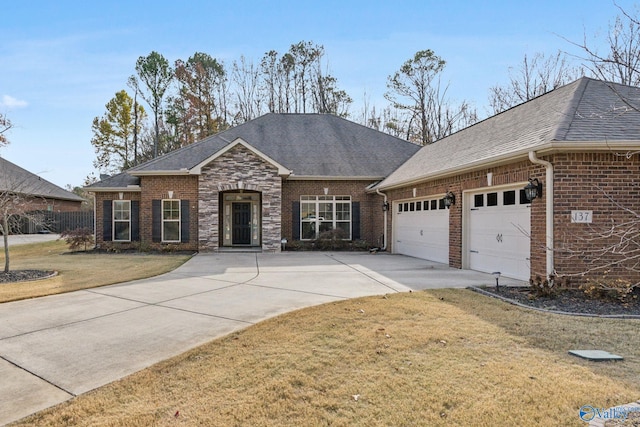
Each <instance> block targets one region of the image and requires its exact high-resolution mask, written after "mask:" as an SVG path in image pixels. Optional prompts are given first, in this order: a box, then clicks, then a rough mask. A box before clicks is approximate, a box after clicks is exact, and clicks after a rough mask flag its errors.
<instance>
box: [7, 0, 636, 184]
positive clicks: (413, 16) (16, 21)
mask: <svg viewBox="0 0 640 427" xmlns="http://www.w3.org/2000/svg"><path fill="white" fill-rule="evenodd" d="M6 3H7V4H3V6H2V14H3V19H2V25H1V26H0V111H1V112H2V113H4V114H6V115H7V116H8V118H9V119H10V120H11V121H12V122H13V123H14V126H15V127H14V128H13V129H12V130H11V131H10V133H9V134H8V137H9V139H10V141H11V144H10V145H9V146H8V147H5V148H0V156H2V157H4V158H6V159H7V160H9V161H12V162H14V163H16V164H18V165H19V166H21V167H23V168H25V169H28V170H29V171H31V172H34V173H37V174H39V175H41V176H42V177H43V178H45V179H47V180H49V181H51V182H53V183H55V184H57V185H59V186H63V187H64V186H65V185H67V184H71V185H81V184H82V183H83V181H84V178H85V177H86V176H87V175H89V174H90V173H92V172H95V171H94V169H93V166H92V162H93V159H94V157H95V154H94V152H93V148H92V147H91V143H90V140H91V136H92V134H91V122H92V120H93V118H94V117H96V116H102V114H104V111H105V107H104V106H105V104H106V103H107V102H108V101H109V100H110V99H111V98H112V97H113V96H114V94H115V92H117V91H119V90H122V89H128V88H127V86H126V81H127V78H128V77H129V76H130V75H132V74H134V66H135V62H136V60H137V58H138V57H139V56H143V55H144V56H146V55H147V54H149V53H150V52H151V51H153V50H155V51H158V52H160V53H161V54H163V55H164V56H165V57H166V58H167V59H168V60H169V61H171V62H173V61H175V60H176V59H187V58H188V57H189V56H191V55H192V54H193V53H195V52H198V51H199V52H206V53H208V54H210V55H211V56H213V57H215V58H217V59H219V60H222V61H224V62H225V63H226V64H229V65H230V64H231V62H232V61H234V60H237V59H239V58H240V56H241V55H244V56H245V57H246V58H248V59H251V60H254V61H255V62H256V63H257V62H259V60H260V59H261V57H262V56H263V54H264V53H265V52H267V51H269V50H276V51H278V52H280V53H283V52H285V51H287V50H288V48H289V46H290V45H291V44H293V43H297V42H299V41H302V40H304V41H312V42H314V43H317V44H321V45H323V46H324V47H325V52H326V57H325V60H326V61H327V64H328V67H329V71H330V72H331V74H332V75H333V76H335V77H336V78H337V79H338V83H339V87H341V88H342V89H345V90H346V91H347V93H349V95H350V96H351V97H352V98H353V99H354V105H353V106H352V108H351V113H352V114H353V115H357V114H358V113H359V112H360V110H361V105H362V103H363V100H364V99H365V94H366V98H367V99H368V101H369V104H374V105H378V106H380V107H383V106H384V105H385V101H384V99H383V94H384V92H385V91H386V79H387V76H389V75H390V74H393V73H394V72H395V71H396V70H397V69H399V68H400V66H401V64H402V63H403V62H404V61H406V60H407V59H409V58H411V57H412V56H413V54H414V53H415V52H417V51H419V50H423V49H432V50H433V51H435V53H436V54H437V55H439V56H440V57H442V58H443V59H445V60H446V61H447V66H446V69H445V72H444V74H443V77H444V81H445V82H449V84H450V88H449V95H450V98H451V99H452V100H456V101H461V100H463V99H465V100H467V101H470V102H471V103H472V104H473V105H475V106H476V107H477V108H478V111H479V113H480V114H481V115H482V116H484V115H486V114H485V112H486V104H487V99H488V94H489V88H490V87H491V86H494V85H496V84H505V83H506V82H507V81H508V77H509V74H508V69H509V67H510V66H514V67H517V66H519V65H520V63H521V62H522V59H523V56H524V55H525V54H527V55H533V54H534V53H536V52H544V53H546V54H554V53H555V52H557V51H558V50H559V49H560V50H564V51H569V52H575V53H579V51H578V50H577V49H576V48H575V47H573V46H572V45H571V44H570V43H568V42H567V41H565V40H564V39H563V38H566V39H568V40H571V41H576V42H581V41H582V40H583V37H584V36H585V35H586V36H587V38H588V41H589V42H590V43H592V44H593V45H597V44H598V43H599V42H598V41H599V40H602V39H603V37H604V35H605V34H606V31H607V28H608V25H609V23H610V22H612V21H613V20H614V19H615V17H616V15H617V14H619V10H618V9H617V8H616V7H615V5H614V3H613V2H612V1H609V0H579V1H578V0H563V1H559V0H555V1H548V0H537V1H518V0H512V1H472V0H468V1H461V0H460V1H459V0H448V1H442V0H438V1H432V0H422V1H420V0H416V1H413V0H412V1H403V0H396V1H376V0H369V1H361V0H354V1H351V0H342V1H333V0H325V1H322V2H317V1H316V2H307V1H302V0H298V1H289V0H278V1H254V0H244V1H241V2H230V1H224V2H222V1H218V0H209V1H189V0H187V1H185V2H182V4H180V2H175V1H172V2H168V1H162V0H156V1H136V0H127V1H122V0H110V1H98V0H96V1H86V0H82V1H66V0H58V1H55V2H52V1H48V0H46V1H45V0H36V1H12V2H6ZM617 4H618V5H620V6H621V7H623V8H624V9H626V10H628V11H635V6H634V4H635V3H634V2H633V1H630V0H618V1H617Z"/></svg>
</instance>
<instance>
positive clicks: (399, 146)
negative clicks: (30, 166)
mask: <svg viewBox="0 0 640 427" xmlns="http://www.w3.org/2000/svg"><path fill="white" fill-rule="evenodd" d="M419 148H420V147H419V146H417V145H415V144H412V143H410V142H407V141H404V140H402V139H398V138H395V137H392V136H390V135H387V134H384V133H381V132H378V131H376V130H373V129H370V128H367V127H364V126H361V125H358V124H355V123H353V122H350V121H348V120H345V119H342V118H339V117H336V116H332V115H328V114H266V115H264V116H262V117H259V118H257V119H255V120H252V121H249V122H247V123H244V124H242V125H240V126H237V127H235V128H232V129H229V130H226V131H224V132H221V133H218V134H216V135H213V136H211V137H208V138H206V139H204V140H202V141H200V142H197V143H195V144H192V145H189V146H187V147H184V148H181V149H178V150H176V151H173V152H171V153H168V154H166V155H164V156H161V157H158V158H156V159H154V160H151V161H149V162H147V163H144V164H142V165H139V166H136V167H134V168H132V169H129V170H128V171H126V172H125V173H121V174H119V175H115V176H113V177H110V178H107V179H104V180H102V181H100V182H98V183H95V184H93V185H91V186H89V187H87V189H88V190H89V191H91V192H93V193H94V194H95V206H96V243H97V244H98V245H99V246H100V247H102V248H115V249H117V248H127V247H137V246H138V247H139V246H140V245H142V246H143V247H149V248H151V249H162V248H167V247H168V248H175V249H183V250H198V251H218V250H224V249H226V248H257V249H259V250H264V251H279V250H280V249H281V244H282V239H287V240H288V241H295V240H313V239H315V238H316V237H317V236H318V234H319V233H321V232H323V231H326V230H331V229H336V228H338V229H341V230H342V231H343V233H344V236H345V237H346V238H347V239H349V240H354V241H355V240H365V241H367V242H370V243H371V244H373V245H376V244H378V243H377V242H378V241H379V240H380V239H381V237H382V235H383V217H382V215H381V212H382V198H381V197H380V196H378V195H377V194H370V193H368V192H367V188H368V187H370V186H372V185H373V184H375V183H376V182H379V181H380V180H382V179H383V178H384V177H385V176H388V175H389V174H391V172H393V170H394V169H396V168H397V167H399V166H400V165H401V164H402V163H403V162H404V161H406V160H407V159H409V157H411V156H412V155H413V154H415V153H416V152H417V151H418V149H419Z"/></svg>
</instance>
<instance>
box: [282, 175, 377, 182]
mask: <svg viewBox="0 0 640 427" xmlns="http://www.w3.org/2000/svg"><path fill="white" fill-rule="evenodd" d="M381 179H384V177H383V176H325V175H290V176H289V177H288V178H287V180H288V181H380V180H381Z"/></svg>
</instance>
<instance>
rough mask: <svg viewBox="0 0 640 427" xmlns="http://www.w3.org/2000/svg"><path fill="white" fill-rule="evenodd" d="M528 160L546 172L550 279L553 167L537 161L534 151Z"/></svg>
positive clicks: (551, 271) (549, 270) (551, 270)
mask: <svg viewBox="0 0 640 427" xmlns="http://www.w3.org/2000/svg"><path fill="white" fill-rule="evenodd" d="M529 160H530V161H531V163H533V164H536V165H542V166H544V167H545V170H546V174H547V176H546V181H547V182H546V187H547V191H546V192H545V193H546V209H545V210H546V228H547V229H546V234H547V239H546V245H545V246H546V251H547V277H548V278H551V277H553V276H554V275H555V266H554V259H553V187H554V185H553V165H552V164H551V162H548V161H546V160H542V159H539V158H538V157H537V156H536V152H535V151H529Z"/></svg>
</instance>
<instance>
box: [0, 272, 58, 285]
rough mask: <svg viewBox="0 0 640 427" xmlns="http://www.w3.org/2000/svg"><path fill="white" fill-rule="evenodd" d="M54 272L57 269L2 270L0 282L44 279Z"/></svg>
mask: <svg viewBox="0 0 640 427" xmlns="http://www.w3.org/2000/svg"><path fill="white" fill-rule="evenodd" d="M54 274H55V271H50V270H10V271H9V272H8V273H5V272H0V284H3V283H13V282H26V281H28V280H38V279H44V278H47V277H50V276H52V275H54Z"/></svg>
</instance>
